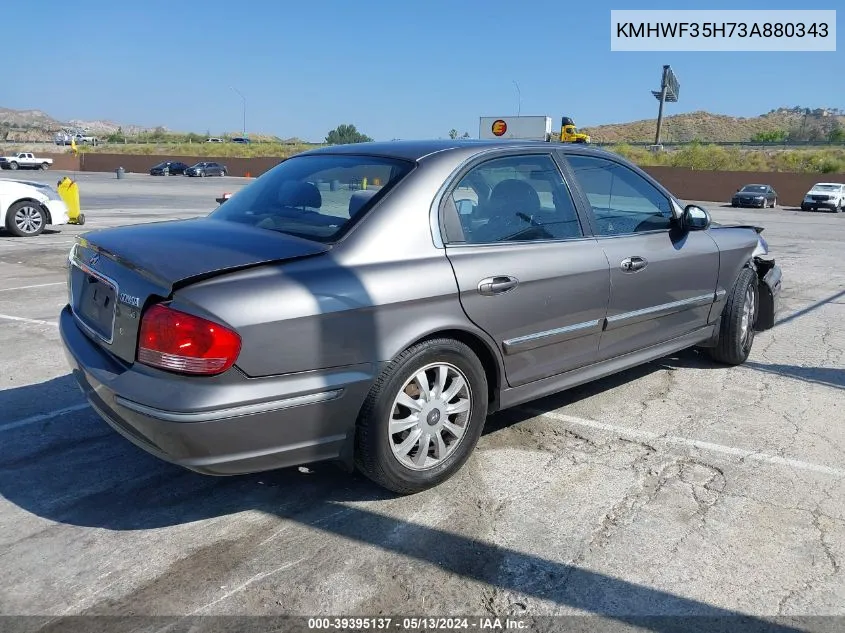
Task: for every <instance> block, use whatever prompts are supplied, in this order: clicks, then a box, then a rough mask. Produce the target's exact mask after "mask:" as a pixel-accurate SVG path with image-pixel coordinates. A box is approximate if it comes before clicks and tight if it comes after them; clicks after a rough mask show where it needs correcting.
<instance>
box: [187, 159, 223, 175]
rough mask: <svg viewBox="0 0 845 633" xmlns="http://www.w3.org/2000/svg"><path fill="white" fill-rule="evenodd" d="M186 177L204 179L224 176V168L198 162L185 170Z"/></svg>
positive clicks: (216, 164) (215, 164)
mask: <svg viewBox="0 0 845 633" xmlns="http://www.w3.org/2000/svg"><path fill="white" fill-rule="evenodd" d="M185 175H186V176H200V177H202V178H205V177H206V176H225V175H226V166H225V165H221V164H220V163H212V162H205V161H204V162H200V163H197V164H196V165H191V166H190V167H188V168H187V169H186V170H185Z"/></svg>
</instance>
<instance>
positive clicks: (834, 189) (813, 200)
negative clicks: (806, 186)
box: [801, 182, 845, 213]
mask: <svg viewBox="0 0 845 633" xmlns="http://www.w3.org/2000/svg"><path fill="white" fill-rule="evenodd" d="M843 207H845V184H842V183H841V182H819V183H816V184H815V185H813V188H812V189H810V190H809V191H808V192H807V195H805V196H804V200H802V201H801V210H802V211H810V210H812V211H818V210H819V209H828V210H829V211H835V212H836V213H839V212H840V211H842V208H843Z"/></svg>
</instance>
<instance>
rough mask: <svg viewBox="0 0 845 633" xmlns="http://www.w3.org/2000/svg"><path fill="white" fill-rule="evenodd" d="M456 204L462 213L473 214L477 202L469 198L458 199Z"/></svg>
mask: <svg viewBox="0 0 845 633" xmlns="http://www.w3.org/2000/svg"><path fill="white" fill-rule="evenodd" d="M455 206H456V207H457V208H458V213H459V214H460V215H472V212H473V211H475V203H473V201H472V200H469V199H468V198H464V199H462V200H457V201H456V202H455Z"/></svg>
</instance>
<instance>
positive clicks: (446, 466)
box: [355, 339, 488, 494]
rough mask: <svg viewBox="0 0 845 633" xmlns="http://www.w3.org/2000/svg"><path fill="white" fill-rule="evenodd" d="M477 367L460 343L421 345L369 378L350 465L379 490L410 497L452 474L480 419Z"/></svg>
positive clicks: (483, 408)
mask: <svg viewBox="0 0 845 633" xmlns="http://www.w3.org/2000/svg"><path fill="white" fill-rule="evenodd" d="M487 404H488V387H487V376H486V374H485V372H484V367H483V366H482V364H481V362H480V361H479V360H478V357H477V356H476V355H475V354H474V353H473V351H472V350H471V349H470V348H469V347H468V346H467V345H465V344H463V343H461V342H459V341H455V340H452V339H434V340H430V341H424V342H422V343H419V344H417V345H414V346H413V347H411V348H409V349H407V350H405V351H404V352H402V353H401V354H400V355H399V356H398V357H397V358H396V359H395V360H393V361H392V362H391V363H390V364H389V365H388V366H387V367H386V368H385V370H384V371H383V372H382V373H381V375H380V376H379V377H378V379H377V380H376V382H375V384H374V385H373V387H372V389H371V390H370V393H369V394H368V396H367V399H366V400H365V402H364V406H363V407H362V409H361V413H360V415H359V417H358V422H357V426H356V438H355V463H356V466H357V467H358V469H359V470H360V471H361V472H362V473H363V474H364V475H366V476H367V477H369V478H370V479H371V480H373V481H374V482H376V483H377V484H379V485H380V486H382V487H384V488H386V489H388V490H391V491H393V492H396V493H399V494H413V493H416V492H421V491H423V490H426V489H428V488H431V487H434V486H436V485H438V484H440V483H442V482H444V481H446V480H447V479H449V478H450V477H452V476H453V475H454V474H455V473H456V472H457V471H458V470H460V468H461V467H462V466H463V465H464V463H465V462H466V460H467V459H468V458H469V456H470V454H471V453H472V451H473V449H474V448H475V445H476V443H477V442H478V438H479V437H480V435H481V431H482V429H483V428H484V421H485V420H486V418H487Z"/></svg>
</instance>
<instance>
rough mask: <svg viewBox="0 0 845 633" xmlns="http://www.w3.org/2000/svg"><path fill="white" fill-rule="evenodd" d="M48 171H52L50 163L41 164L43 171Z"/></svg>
mask: <svg viewBox="0 0 845 633" xmlns="http://www.w3.org/2000/svg"><path fill="white" fill-rule="evenodd" d="M48 169H50V165H49V164H48V163H41V170H42V171H47V170H48Z"/></svg>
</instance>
